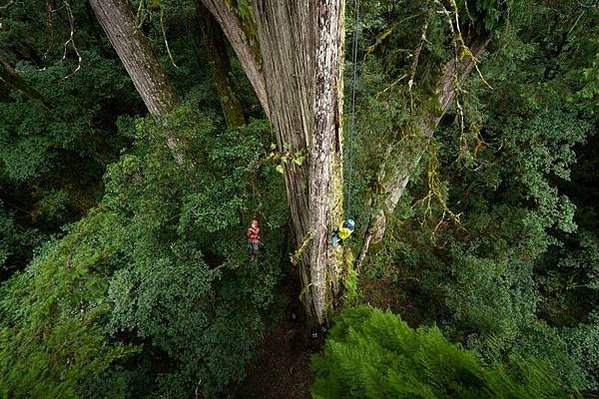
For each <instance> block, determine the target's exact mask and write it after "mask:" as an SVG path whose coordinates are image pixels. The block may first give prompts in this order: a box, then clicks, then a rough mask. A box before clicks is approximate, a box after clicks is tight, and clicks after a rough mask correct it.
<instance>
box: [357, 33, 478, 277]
mask: <svg viewBox="0 0 599 399" xmlns="http://www.w3.org/2000/svg"><path fill="white" fill-rule="evenodd" d="M489 41H490V39H489V38H480V39H478V40H475V41H473V43H472V44H471V45H470V47H469V49H470V51H471V53H472V56H471V57H470V56H466V57H465V58H463V59H462V60H458V62H456V61H455V60H452V61H450V62H448V63H447V64H446V65H445V67H444V68H443V73H442V74H441V77H440V78H439V81H438V83H437V85H436V90H435V95H436V96H437V101H438V103H439V109H438V111H437V112H430V113H427V114H423V115H420V116H419V117H418V122H417V128H418V130H420V133H421V134H422V136H424V137H431V136H432V135H433V133H434V132H435V129H436V128H437V126H438V125H439V122H440V121H441V118H442V117H443V115H444V114H445V112H446V111H447V109H448V108H449V107H450V106H451V104H452V102H453V100H454V98H455V96H456V84H457V83H459V82H462V81H464V79H466V77H467V76H468V74H469V73H470V71H471V70H472V69H473V68H474V67H475V63H476V59H478V58H479V57H480V56H481V55H482V54H483V52H484V51H485V49H486V48H487V45H488V44H489ZM456 80H457V82H456ZM392 150H393V148H392V147H389V149H388V155H390V154H391V152H392ZM424 153H425V150H424V148H422V147H419V148H416V149H413V148H405V149H403V150H400V151H399V154H398V155H397V156H395V157H393V160H394V161H392V162H402V165H397V166H396V167H394V168H391V169H392V172H391V175H390V176H387V175H385V174H386V168H385V167H384V166H385V165H382V167H381V169H380V170H381V172H380V173H379V176H378V180H379V181H381V182H384V183H383V185H382V187H381V191H380V192H379V193H378V194H379V197H380V202H379V204H378V205H377V204H371V205H374V206H375V210H374V212H373V213H372V214H371V217H370V221H369V223H368V228H367V230H366V234H365V236H364V241H363V244H362V249H361V251H360V254H359V255H358V257H357V258H356V269H359V268H360V267H361V266H362V264H363V263H364V259H365V258H366V256H367V254H368V251H369V250H370V246H371V244H374V243H378V242H380V241H381V240H382V239H383V236H384V235H385V231H386V229H387V216H386V215H387V214H389V213H392V212H393V211H394V210H395V207H396V206H397V203H398V202H399V199H400V198H401V196H402V195H403V193H404V192H405V189H406V186H407V185H408V182H409V181H410V177H411V176H412V174H413V173H414V171H415V170H416V167H417V166H418V163H419V162H420V159H421V158H422V156H423V155H424ZM371 202H372V201H371Z"/></svg>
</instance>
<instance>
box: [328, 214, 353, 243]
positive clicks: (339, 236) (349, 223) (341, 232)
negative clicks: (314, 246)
mask: <svg viewBox="0 0 599 399" xmlns="http://www.w3.org/2000/svg"><path fill="white" fill-rule="evenodd" d="M355 228H356V222H354V220H353V219H347V220H346V221H345V222H343V223H341V225H340V226H339V228H338V229H337V230H336V231H335V232H334V233H333V236H332V237H331V245H332V246H333V248H335V247H337V245H338V244H342V243H343V241H345V240H347V239H348V238H349V237H350V236H351V235H352V233H353V232H354V230H355Z"/></svg>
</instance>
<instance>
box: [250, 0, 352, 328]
mask: <svg viewBox="0 0 599 399" xmlns="http://www.w3.org/2000/svg"><path fill="white" fill-rule="evenodd" d="M254 15H255V18H256V23H257V28H258V39H259V42H260V51H261V54H262V60H263V61H262V67H263V74H264V78H265V82H266V92H267V94H268V102H269V109H270V119H271V121H272V122H273V125H274V126H275V129H276V136H277V144H278V147H279V149H280V150H283V149H284V148H285V146H288V148H290V149H291V151H292V152H294V153H299V152H304V153H306V154H307V162H305V163H304V164H302V165H297V164H295V163H293V162H290V163H288V164H287V165H286V167H285V184H286V188H287V200H288V203H289V206H290V209H291V224H292V228H293V232H294V236H295V239H296V243H297V246H298V248H299V247H300V246H302V244H303V243H307V245H306V246H305V249H304V250H303V251H302V253H301V255H300V258H299V268H300V275H301V279H302V283H303V287H304V290H303V295H302V301H303V302H304V305H305V307H306V309H307V310H308V312H309V313H310V314H312V315H313V316H315V317H316V319H317V320H318V321H319V322H320V323H324V322H325V321H326V320H327V317H328V311H329V310H330V308H331V307H332V305H333V302H334V297H335V295H336V293H337V291H338V288H337V287H338V285H339V266H338V260H337V259H338V257H337V256H336V253H335V252H334V251H333V250H332V248H331V247H330V245H329V237H330V235H331V234H332V232H333V231H334V229H335V228H336V226H338V224H339V222H340V221H341V215H342V173H343V172H342V142H341V128H340V118H341V105H342V90H343V84H342V73H341V72H342V71H341V68H342V61H341V60H343V16H344V2H343V1H341V0H323V1H319V2H281V1H280V0H255V1H254Z"/></svg>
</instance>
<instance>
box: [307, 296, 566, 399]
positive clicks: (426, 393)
mask: <svg viewBox="0 0 599 399" xmlns="http://www.w3.org/2000/svg"><path fill="white" fill-rule="evenodd" d="M313 365H314V370H315V373H316V377H317V380H316V383H315V384H314V388H313V397H314V398H316V399H333V398H365V399H366V398H390V397H392V398H412V397H418V398H504V397H505V398H522V399H524V398H559V397H564V398H565V397H567V395H565V393H564V392H563V391H562V390H561V388H560V387H559V383H558V380H557V379H556V378H555V376H554V375H553V373H552V372H551V371H550V370H549V369H547V367H546V365H544V364H542V363H539V362H537V361H534V360H526V361H525V360H523V359H514V360H513V361H512V362H511V363H510V365H509V366H507V367H503V366H500V365H494V366H483V365H482V363H481V362H480V360H478V358H477V357H476V355H475V354H474V353H472V352H468V351H464V350H463V349H461V348H460V347H458V346H456V345H452V344H450V343H449V342H448V341H447V340H446V339H445V338H444V337H443V335H442V334H441V332H440V330H439V329H437V328H419V329H417V330H413V329H411V328H410V327H408V325H407V323H406V322H404V321H402V320H401V319H400V318H399V317H398V316H396V315H393V314H392V313H390V312H383V311H381V310H378V309H374V308H372V307H366V306H364V307H358V308H355V309H348V310H346V311H344V312H343V313H341V315H340V316H338V317H337V319H336V321H335V325H334V326H333V328H332V329H331V332H330V336H329V337H328V339H327V343H326V346H325V349H324V352H323V354H322V355H319V356H317V357H315V358H314V360H313Z"/></svg>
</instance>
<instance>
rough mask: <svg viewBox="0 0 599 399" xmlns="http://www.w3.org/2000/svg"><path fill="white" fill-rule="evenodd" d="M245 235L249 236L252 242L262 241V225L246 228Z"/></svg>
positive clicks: (249, 240)
mask: <svg viewBox="0 0 599 399" xmlns="http://www.w3.org/2000/svg"><path fill="white" fill-rule="evenodd" d="M245 236H246V237H247V238H248V242H249V243H250V244H259V243H260V227H252V226H250V228H249V229H247V230H246V232H245Z"/></svg>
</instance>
